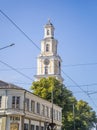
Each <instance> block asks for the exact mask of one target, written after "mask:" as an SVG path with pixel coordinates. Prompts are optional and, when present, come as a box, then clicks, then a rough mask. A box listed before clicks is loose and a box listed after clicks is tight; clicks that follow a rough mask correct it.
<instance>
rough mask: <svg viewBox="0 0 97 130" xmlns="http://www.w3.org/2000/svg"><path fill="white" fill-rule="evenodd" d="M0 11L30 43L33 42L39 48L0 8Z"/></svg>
mask: <svg viewBox="0 0 97 130" xmlns="http://www.w3.org/2000/svg"><path fill="white" fill-rule="evenodd" d="M0 13H1V14H3V15H4V16H5V17H6V18H7V19H8V20H9V21H10V22H11V23H12V24H13V25H14V26H15V27H16V28H17V29H18V30H19V31H20V32H21V33H22V34H23V35H24V36H25V37H26V38H27V39H28V40H29V41H30V42H31V43H33V44H34V46H35V47H36V48H38V49H39V50H40V48H39V47H38V46H37V45H36V44H35V43H34V42H33V41H32V39H31V38H30V37H29V36H28V35H27V34H26V33H25V32H24V31H23V30H22V29H20V27H19V26H18V25H17V24H16V23H15V22H13V20H11V19H10V18H9V17H8V16H7V15H6V14H5V13H4V12H3V11H2V10H0Z"/></svg>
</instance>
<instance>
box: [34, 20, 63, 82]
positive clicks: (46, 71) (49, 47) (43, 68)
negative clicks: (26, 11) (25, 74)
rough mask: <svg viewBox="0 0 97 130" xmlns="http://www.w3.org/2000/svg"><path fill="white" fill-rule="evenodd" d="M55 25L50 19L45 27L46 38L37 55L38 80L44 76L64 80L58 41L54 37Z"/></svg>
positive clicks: (36, 76)
mask: <svg viewBox="0 0 97 130" xmlns="http://www.w3.org/2000/svg"><path fill="white" fill-rule="evenodd" d="M54 30H55V29H54V26H53V24H52V23H51V22H50V20H49V21H48V23H47V24H46V25H45V27H44V38H43V40H42V41H41V52H40V55H39V56H38V57H37V74H36V75H35V78H36V80H40V79H41V78H43V77H50V76H51V77H56V79H58V80H60V81H61V82H63V78H62V76H61V62H62V60H61V57H60V56H59V55H58V54H57V46H58V41H57V40H56V39H55V38H54Z"/></svg>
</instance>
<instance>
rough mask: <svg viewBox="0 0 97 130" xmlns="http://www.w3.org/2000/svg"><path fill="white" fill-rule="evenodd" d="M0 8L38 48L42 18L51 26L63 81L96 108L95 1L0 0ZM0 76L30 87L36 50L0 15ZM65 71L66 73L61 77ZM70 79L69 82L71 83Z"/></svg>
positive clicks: (8, 80) (34, 72)
mask: <svg viewBox="0 0 97 130" xmlns="http://www.w3.org/2000/svg"><path fill="white" fill-rule="evenodd" d="M0 10H2V11H3V12H4V13H5V14H6V15H7V16H8V17H9V18H10V19H11V20H13V21H14V22H15V24H16V25H18V26H19V27H20V28H21V29H22V30H23V31H24V32H25V33H26V34H27V35H28V36H29V37H30V38H31V39H32V41H33V42H34V43H35V44H36V45H37V46H38V47H39V48H40V41H41V40H42V39H43V35H44V25H45V24H46V23H47V21H48V18H50V19H51V22H52V23H53V25H54V27H55V38H56V39H57V40H58V42H59V43H58V54H59V55H60V56H61V58H62V61H63V62H62V70H63V71H64V73H62V76H63V78H64V84H65V85H66V86H67V87H68V89H70V90H71V91H72V92H73V94H74V96H75V97H76V98H77V99H78V100H80V99H82V100H85V101H87V102H88V103H89V104H90V105H91V106H92V107H93V109H94V110H95V111H96V112H97V102H96V99H97V94H96V93H95V94H91V95H90V97H89V96H87V94H86V93H84V92H83V91H85V92H89V93H92V92H96V91H97V1H96V0H49V1H48V0H0ZM11 43H15V46H12V47H9V48H6V49H4V50H0V61H2V62H3V63H6V64H8V65H10V66H12V67H14V68H16V69H17V70H18V71H20V72H22V73H23V74H25V75H27V76H28V77H30V78H31V79H32V80H31V79H28V78H26V77H24V76H22V75H20V74H19V73H17V72H15V71H14V70H11V69H10V68H9V67H8V66H6V65H4V64H3V63H1V62H0V79H1V80H4V81H7V82H11V83H14V84H17V85H19V86H22V87H24V88H25V89H28V90H29V88H30V85H31V83H32V81H33V80H34V75H35V74H36V59H37V56H38V55H39V53H40V50H39V49H38V48H37V47H35V45H34V44H33V43H32V42H30V41H29V40H28V39H27V38H26V37H25V36H24V35H23V34H22V33H21V32H20V31H19V30H18V29H17V28H16V27H15V26H14V25H13V24H12V23H11V22H10V21H9V20H8V19H7V18H6V17H5V16H4V15H2V13H0V48H2V47H4V46H7V45H9V44H11ZM67 75H68V76H67ZM72 81H73V82H72ZM74 82H75V83H74Z"/></svg>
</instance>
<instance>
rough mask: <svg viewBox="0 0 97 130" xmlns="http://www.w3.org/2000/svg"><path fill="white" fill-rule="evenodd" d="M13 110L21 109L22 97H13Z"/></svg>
mask: <svg viewBox="0 0 97 130" xmlns="http://www.w3.org/2000/svg"><path fill="white" fill-rule="evenodd" d="M12 108H18V109H19V108H20V97H17V96H13V97H12Z"/></svg>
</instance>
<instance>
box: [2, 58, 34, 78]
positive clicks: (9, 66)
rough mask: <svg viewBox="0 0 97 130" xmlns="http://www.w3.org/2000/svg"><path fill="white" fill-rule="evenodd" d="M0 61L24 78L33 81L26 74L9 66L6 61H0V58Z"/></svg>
mask: <svg viewBox="0 0 97 130" xmlns="http://www.w3.org/2000/svg"><path fill="white" fill-rule="evenodd" d="M0 63H2V64H4V65H5V66H7V67H8V68H10V69H12V70H14V71H16V72H17V73H19V74H20V75H22V76H23V77H25V78H27V79H29V80H31V81H33V80H32V79H31V78H30V77H29V76H27V75H25V74H24V73H22V72H20V71H18V70H17V69H15V68H14V67H12V66H10V65H9V64H7V63H5V62H3V61H1V60H0Z"/></svg>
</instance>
